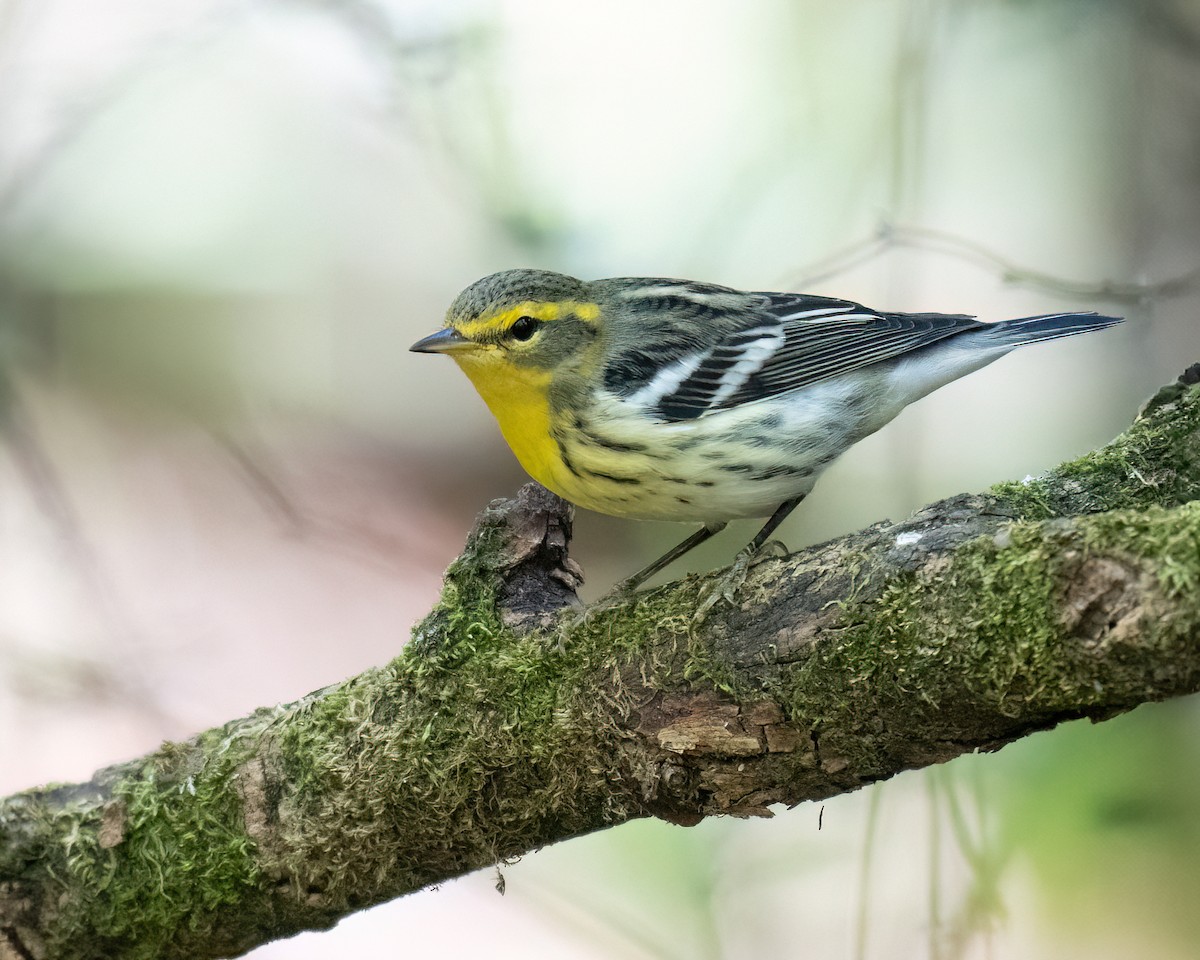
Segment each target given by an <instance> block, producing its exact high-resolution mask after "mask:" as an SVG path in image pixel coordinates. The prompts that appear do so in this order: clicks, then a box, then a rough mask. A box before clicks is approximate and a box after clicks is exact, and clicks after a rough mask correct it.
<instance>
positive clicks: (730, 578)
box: [696, 540, 788, 623]
mask: <svg viewBox="0 0 1200 960" xmlns="http://www.w3.org/2000/svg"><path fill="white" fill-rule="evenodd" d="M787 555H788V548H787V547H786V546H785V545H784V543H783V542H782V541H780V540H769V541H767V542H766V543H764V544H763V545H762V546H761V547H759V548H758V549H757V550H753V549H750V548H747V549H745V550H743V551H741V553H739V554H738V555H737V556H736V557H735V558H734V561H733V565H732V566H731V567H730V568H729V569H728V570H727V571H725V573H724V574H722V575H721V578H720V579H719V580H718V581H717V582H716V583H715V584H713V587H712V589H711V590H709V592H708V595H707V596H705V598H704V599H703V600H702V601H700V606H699V607H697V608H696V623H703V622H704V619H705V617H707V616H708V612H709V611H710V610H711V609H712V608H713V607H715V606H716V605H717V604H718V603H720V602H721V601H722V600H724V601H725V602H726V603H727V604H729V605H730V606H731V607H732V606H736V605H737V595H738V592H739V591H740V590H741V589H742V587H744V586H745V585H746V578H747V577H748V576H749V575H750V568H751V567H753V566H756V565H757V564H759V563H761V562H762V561H763V560H769V559H772V558H779V557H786V556H787Z"/></svg>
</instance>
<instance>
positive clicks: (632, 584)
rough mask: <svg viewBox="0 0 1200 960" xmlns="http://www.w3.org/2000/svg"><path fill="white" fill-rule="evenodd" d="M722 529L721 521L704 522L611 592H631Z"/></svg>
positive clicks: (617, 593)
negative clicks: (684, 538)
mask: <svg viewBox="0 0 1200 960" xmlns="http://www.w3.org/2000/svg"><path fill="white" fill-rule="evenodd" d="M724 529H725V524H724V523H723V522H722V523H706V524H705V525H704V526H702V527H701V528H700V529H699V530H697V531H696V532H695V533H693V534H692V535H691V536H690V537H688V538H687V539H686V540H684V541H683V542H682V543H677V544H675V546H673V547H672V548H671V549H670V550H668V551H667V552H666V553H664V554H663V555H662V556H661V557H659V558H658V559H657V560H655V561H654V562H653V563H652V564H650V565H649V566H647V567H643V568H642V569H641V570H639V571H638V572H637V573H635V574H634V575H633V576H632V577H626V578H625V579H624V580H622V581H621V582H620V583H618V584H617V585H616V586H615V587H613V589H612V593H613V594H616V595H620V594H626V593H633V591H634V590H636V589H637V588H638V587H640V586H641V585H642V584H643V583H645V582H646V581H647V580H649V579H650V578H651V577H652V576H654V575H655V574H656V573H658V572H659V571H660V570H663V569H665V568H666V567H668V566H670V565H671V564H672V563H674V562H675V561H676V560H678V559H679V558H680V557H682V556H683V555H684V554H685V553H689V552H690V551H691V550H692V549H693V548H694V547H698V546H700V544H702V543H703V542H704V541H705V540H707V539H708V538H709V537H712V536H715V535H716V534H718V533H720V532H721V531H722V530H724Z"/></svg>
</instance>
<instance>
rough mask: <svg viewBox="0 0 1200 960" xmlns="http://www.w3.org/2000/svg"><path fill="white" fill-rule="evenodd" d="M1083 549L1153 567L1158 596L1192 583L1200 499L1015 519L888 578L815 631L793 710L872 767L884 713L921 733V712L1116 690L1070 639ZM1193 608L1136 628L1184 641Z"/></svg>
mask: <svg viewBox="0 0 1200 960" xmlns="http://www.w3.org/2000/svg"><path fill="white" fill-rule="evenodd" d="M1088 554H1091V555H1099V556H1109V557H1113V558H1115V559H1122V560H1125V561H1126V562H1127V563H1129V564H1131V565H1132V566H1133V567H1134V568H1135V569H1142V570H1145V571H1147V572H1148V573H1149V574H1150V575H1151V576H1152V577H1153V578H1154V580H1156V581H1157V584H1158V587H1159V589H1160V590H1161V592H1162V595H1164V596H1166V597H1172V596H1174V597H1182V596H1186V595H1194V594H1195V592H1196V591H1197V590H1198V589H1200V503H1190V504H1186V505H1184V506H1183V507H1179V508H1175V509H1169V510H1168V509H1161V508H1151V509H1148V510H1145V511H1119V512H1115V513H1110V514H1104V515H1100V516H1096V517H1087V518H1080V519H1078V520H1076V521H1073V522H1071V523H1070V524H1068V525H1064V526H1060V527H1056V526H1055V525H1053V524H1051V525H1046V524H1032V523H1027V522H1018V523H1015V524H1013V525H1011V526H1010V527H1008V528H1006V529H1005V531H1003V532H1002V534H1001V535H999V536H998V537H996V538H992V537H986V538H981V539H980V540H977V541H974V542H972V543H970V544H967V545H966V546H964V547H962V548H960V549H959V550H957V551H956V552H955V553H954V555H953V556H952V557H950V558H948V559H947V560H946V561H945V563H944V564H943V565H940V566H938V567H936V568H934V569H932V570H927V571H926V572H924V573H922V574H909V575H905V576H902V577H899V578H897V579H894V580H893V581H892V582H891V583H890V584H889V585H888V586H887V588H886V589H885V590H884V591H883V592H882V593H881V595H879V596H878V597H877V598H875V599H873V600H869V601H867V602H863V603H856V604H849V605H847V607H846V609H845V613H844V616H843V621H842V624H841V627H842V629H841V631H840V632H839V633H838V634H835V635H834V636H836V640H834V641H827V642H824V643H822V644H819V645H817V646H816V647H815V648H814V651H813V655H812V656H811V657H810V658H809V659H807V660H806V661H804V662H802V663H801V664H799V665H798V666H797V668H796V669H795V670H793V671H792V672H791V673H790V674H789V676H788V678H787V681H786V684H785V690H784V696H785V698H786V702H788V703H789V704H790V706H791V715H792V716H793V717H795V718H797V719H798V720H800V721H801V722H803V723H805V724H810V725H811V726H812V727H813V728H814V729H815V730H816V731H817V732H818V734H819V735H820V736H821V737H822V738H823V740H824V744H825V750H824V753H825V755H826V756H827V757H828V756H829V755H831V754H832V755H840V756H845V757H846V758H848V759H850V760H851V761H852V762H853V763H855V764H856V765H859V766H860V767H862V768H864V769H866V770H868V771H869V770H870V769H871V768H872V766H873V764H877V765H878V767H879V769H881V770H883V769H885V768H886V767H887V764H886V763H885V762H884V759H883V758H882V757H879V756H872V755H870V754H868V755H863V753H862V751H863V750H864V749H872V750H887V749H888V744H887V743H886V741H884V742H883V743H881V742H880V740H879V738H878V736H877V735H878V733H879V732H880V731H879V726H878V725H879V724H880V723H882V724H883V728H884V729H885V730H887V731H892V730H895V731H896V732H897V734H898V735H899V736H901V737H904V736H907V737H909V738H913V737H914V736H916V737H919V735H920V732H921V730H922V729H923V728H924V727H925V726H926V725H929V726H930V727H935V726H936V728H937V729H939V730H941V731H943V732H942V734H941V735H942V736H949V737H953V734H954V730H955V714H956V713H961V714H962V715H963V717H964V720H963V729H964V730H966V729H969V728H970V726H971V723H970V722H969V721H970V718H971V717H978V716H980V715H981V714H990V715H993V716H995V717H998V718H1000V720H1001V723H1002V721H1003V718H1004V717H1006V716H1016V715H1017V714H1018V713H1020V714H1022V715H1023V716H1024V717H1025V718H1026V722H1027V721H1028V717H1029V710H1030V702H1031V701H1033V702H1036V704H1037V710H1038V712H1039V713H1040V715H1043V716H1045V717H1046V718H1048V719H1050V718H1055V719H1060V718H1061V717H1062V716H1065V715H1071V714H1078V713H1080V712H1083V711H1086V710H1087V708H1088V707H1089V706H1090V705H1091V704H1093V703H1100V702H1101V700H1102V699H1103V698H1105V697H1109V700H1111V695H1110V693H1109V692H1108V691H1106V690H1104V689H1103V685H1102V684H1099V683H1098V682H1097V680H1096V676H1097V661H1096V659H1095V656H1094V653H1093V652H1092V651H1091V650H1090V648H1089V647H1088V645H1087V644H1086V643H1082V644H1081V643H1078V642H1071V641H1070V640H1069V638H1068V637H1066V635H1065V631H1066V629H1067V628H1066V627H1065V626H1064V625H1063V621H1062V603H1063V598H1064V596H1065V594H1066V592H1067V591H1068V590H1069V589H1070V588H1071V586H1072V583H1073V577H1074V576H1075V575H1076V574H1077V571H1078V566H1077V565H1078V563H1079V562H1080V560H1081V558H1082V557H1085V556H1086V555H1088ZM1151 609H1153V601H1152V600H1151ZM1198 620H1200V618H1197V617H1196V616H1194V615H1189V619H1188V621H1187V622H1186V623H1184V622H1182V621H1181V620H1179V619H1177V618H1176V619H1172V618H1171V617H1161V618H1160V617H1154V616H1152V617H1150V618H1149V619H1148V620H1147V621H1146V622H1145V623H1143V624H1142V630H1143V631H1144V633H1145V636H1144V637H1143V639H1142V640H1141V642H1143V643H1145V644H1146V645H1147V646H1148V647H1149V648H1151V649H1152V648H1153V647H1154V646H1155V644H1156V643H1157V644H1160V645H1161V644H1172V643H1175V644H1177V643H1180V642H1187V641H1186V638H1187V637H1189V636H1194V634H1195V632H1196V630H1197V629H1200V622H1197V621H1198ZM1150 655H1151V654H1150V653H1149V652H1148V653H1147V654H1146V656H1150ZM1103 669H1104V670H1106V671H1108V677H1109V680H1110V681H1111V682H1119V683H1120V684H1123V685H1125V688H1126V689H1130V690H1140V689H1141V688H1142V687H1144V676H1145V673H1144V671H1145V667H1144V665H1143V664H1142V663H1140V662H1137V658H1136V656H1134V655H1132V654H1129V653H1121V654H1119V655H1111V654H1110V655H1109V656H1108V657H1107V659H1106V660H1105V662H1104V664H1103ZM847 675H849V676H850V677H852V678H853V679H852V680H851V681H850V682H849V683H847V682H846V680H845V678H846V677H847ZM1105 702H1109V701H1108V700H1105ZM1135 702H1136V699H1135ZM864 734H870V736H867V737H863V735H864ZM863 743H869V744H876V745H877V746H874V747H870V748H864V747H863V746H862V744H863Z"/></svg>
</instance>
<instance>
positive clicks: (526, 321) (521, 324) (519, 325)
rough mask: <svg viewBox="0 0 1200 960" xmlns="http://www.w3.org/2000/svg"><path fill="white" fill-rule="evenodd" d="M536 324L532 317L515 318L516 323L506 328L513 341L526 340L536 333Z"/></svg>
mask: <svg viewBox="0 0 1200 960" xmlns="http://www.w3.org/2000/svg"><path fill="white" fill-rule="evenodd" d="M537 328H538V322H537V321H536V320H534V319H533V317H517V322H516V323H514V324H513V325H512V326H511V327H509V328H508V332H509V333H511V334H512V338H513V339H514V340H528V339H529V338H530V337H532V336H533V335H534V334H535V333H537Z"/></svg>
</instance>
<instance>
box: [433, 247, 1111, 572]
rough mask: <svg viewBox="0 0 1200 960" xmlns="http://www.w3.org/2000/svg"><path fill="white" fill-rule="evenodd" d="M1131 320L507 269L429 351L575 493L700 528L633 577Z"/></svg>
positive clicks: (465, 305) (532, 460) (519, 452)
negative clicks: (1016, 367) (1064, 346)
mask: <svg viewBox="0 0 1200 960" xmlns="http://www.w3.org/2000/svg"><path fill="white" fill-rule="evenodd" d="M1121 319H1122V318H1120V317H1106V316H1101V315H1099V314H1096V313H1052V314H1046V315H1043V316H1036V317H1025V318H1023V319H1019V320H1006V321H1003V322H999V323H983V322H980V321H978V320H976V319H974V318H973V317H970V316H964V315H961V314H938V313H884V312H880V311H875V310H869V309H867V308H866V307H864V306H862V305H860V304H857V303H853V302H851V301H849V300H838V299H833V298H830V297H821V296H811V295H808V294H801V293H765V292H746V291H742V290H735V289H731V288H729V287H723V286H717V285H716V284H711V283H696V282H693V281H690V280H669V279H660V278H645V277H621V278H616V279H610V280H592V281H583V280H577V279H575V278H574V277H569V276H565V275H564V274H561V273H552V272H550V271H546V270H524V269H522V270H505V271H502V272H500V273H494V274H492V275H491V276H487V277H484V278H483V279H482V280H478V281H476V282H475V283H473V284H471V285H470V286H469V287H467V288H466V289H465V290H463V291H462V293H460V294H459V295H458V297H457V298H456V299H455V300H454V302H453V304H452V305H451V306H450V309H449V311H448V312H447V314H446V320H445V326H444V327H443V328H442V329H440V330H438V331H437V332H436V333H433V334H430V335H429V336H427V337H425V338H424V339H422V340H418V341H417V342H416V343H415V344H413V345H412V347H411V348H410V349H412V350H413V351H415V352H417V353H445V354H449V355H450V356H451V357H453V359H454V360H455V361H456V362H457V363H458V365H459V367H461V368H462V370H463V372H464V373H465V374H466V375H467V376H468V377H469V378H470V380H471V382H472V383H473V384H474V385H475V388H476V389H477V390H478V391H479V394H480V395H481V396H482V397H483V399H484V401H485V402H486V403H487V405H488V406H489V407H490V408H491V411H492V413H493V414H494V415H495V417H496V419H497V420H498V421H499V424H500V430H501V432H502V433H503V434H504V438H505V440H507V441H508V445H509V446H510V447H511V448H512V451H513V453H514V454H516V457H517V459H518V460H519V461H520V462H521V465H522V466H523V467H524V468H525V470H526V471H527V472H528V473H529V474H530V476H532V477H533V478H534V479H535V480H537V481H538V482H539V483H541V484H542V485H543V486H546V487H548V488H549V489H550V490H553V491H554V492H555V493H557V494H558V495H559V496H561V497H564V498H565V499H567V500H569V501H570V502H572V503H574V504H576V505H578V506H580V507H585V508H587V509H590V510H596V511H599V512H600V513H606V514H611V515H614V516H618V517H635V518H641V519H649V520H679V521H698V522H700V523H701V524H703V526H702V527H701V528H700V529H699V530H698V531H697V532H696V533H694V534H693V535H692V536H690V537H688V538H687V539H686V540H684V541H683V542H682V543H680V544H679V545H678V546H677V547H675V548H674V549H673V550H670V551H668V552H667V553H666V554H664V555H663V556H662V557H660V558H659V559H658V560H656V561H655V562H654V563H652V564H650V565H649V566H647V567H646V568H645V569H643V570H641V571H639V572H638V573H636V574H634V575H633V576H632V577H630V578H629V579H628V580H626V581H625V582H624V583H623V584H622V585H621V587H622V588H624V589H632V588H635V587H636V586H638V585H639V584H641V583H642V582H643V581H645V580H646V579H648V578H649V577H651V576H653V575H654V574H655V573H657V572H658V571H660V570H661V569H663V568H664V567H665V566H667V564H669V563H671V562H672V561H674V560H676V559H678V558H679V557H680V556H682V555H683V554H684V553H686V552H687V551H688V550H690V549H692V548H693V547H695V546H696V545H697V544H699V543H701V542H703V541H704V540H707V539H708V538H709V537H711V536H712V535H713V534H715V533H717V532H718V531H720V530H721V529H722V528H723V527H724V526H725V524H726V522H727V521H729V520H733V519H736V518H744V517H766V516H769V517H770V519H769V520H767V522H766V524H765V525H764V526H763V528H762V529H761V530H760V531H759V532H758V534H757V535H756V536H755V537H754V539H753V540H752V541H751V542H750V544H749V545H748V546H747V547H746V548H745V549H744V550H743V551H742V552H741V553H739V554H738V557H737V562H736V563H735V568H734V573H735V574H739V571H740V576H741V577H742V578H744V576H745V570H746V568H747V566H748V564H749V562H750V560H751V558H752V557H753V556H754V555H755V554H756V553H757V552H758V551H759V550H760V549H761V548H762V547H763V545H764V544H765V543H766V542H767V539H768V538H769V537H770V535H771V533H772V532H773V531H774V530H775V528H776V527H778V526H779V524H780V523H782V522H783V520H784V518H786V517H787V515H788V514H789V513H791V511H792V510H794V509H795V507H796V505H797V504H799V503H800V501H801V500H803V499H804V497H805V495H806V494H807V493H808V492H809V491H810V490H811V489H812V487H813V484H814V483H815V482H816V479H817V477H818V475H819V474H820V473H821V471H823V470H824V469H825V468H826V467H828V466H829V464H830V463H832V462H833V461H834V460H835V459H836V458H837V457H838V456H840V455H841V454H842V453H843V452H845V450H846V449H847V448H848V447H850V446H851V445H852V444H854V443H855V442H857V441H858V440H861V439H862V438H863V437H865V436H867V435H868V434H871V433H874V432H875V431H876V430H878V429H879V428H880V427H882V426H883V425H884V424H886V423H888V422H889V421H890V420H892V419H893V418H894V417H895V416H896V415H897V414H898V413H900V411H901V410H903V409H904V408H905V407H906V406H908V405H909V404H910V403H912V402H913V401H914V400H918V399H920V398H921V397H923V396H925V395H926V394H928V393H930V392H931V391H933V390H936V389H937V388H938V387H940V386H943V385H945V384H947V383H949V382H950V381H952V380H956V379H958V378H959V377H961V376H963V375H965V374H968V373H971V372H972V371H974V370H978V369H979V368H981V367H983V366H985V365H987V364H989V363H991V362H992V361H993V360H997V359H999V358H1000V357H1002V356H1004V355H1005V354H1006V353H1008V352H1009V351H1011V350H1014V349H1015V348H1017V347H1020V346H1024V345H1025V344H1027V343H1037V342H1040V341H1043V340H1053V339H1056V338H1058V337H1068V336H1073V335H1074V334H1078V333H1087V332H1089V331H1092V330H1100V329H1103V328H1105V327H1109V326H1112V325H1113V324H1116V323H1120V322H1121Z"/></svg>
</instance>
